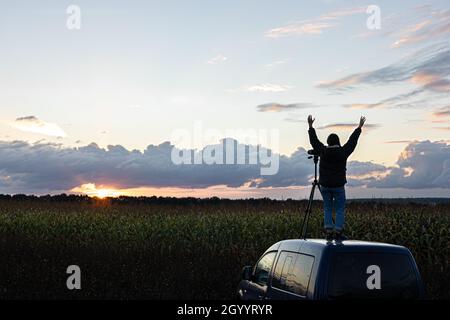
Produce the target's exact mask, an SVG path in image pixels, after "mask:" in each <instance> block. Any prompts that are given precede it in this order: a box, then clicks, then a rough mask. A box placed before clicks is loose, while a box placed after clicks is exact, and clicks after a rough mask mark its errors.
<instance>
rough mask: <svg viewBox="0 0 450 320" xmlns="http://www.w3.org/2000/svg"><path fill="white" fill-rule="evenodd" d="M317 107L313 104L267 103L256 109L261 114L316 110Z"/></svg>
mask: <svg viewBox="0 0 450 320" xmlns="http://www.w3.org/2000/svg"><path fill="white" fill-rule="evenodd" d="M316 107H318V106H317V105H315V104H313V103H291V104H281V103H276V102H272V103H266V104H261V105H259V106H257V107H256V109H257V110H258V111H259V112H283V111H291V110H297V109H307V108H316Z"/></svg>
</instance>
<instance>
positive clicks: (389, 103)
mask: <svg viewBox="0 0 450 320" xmlns="http://www.w3.org/2000/svg"><path fill="white" fill-rule="evenodd" d="M422 93H424V89H416V90H412V91H409V92H406V93H401V94H398V95H396V96H393V97H389V98H387V99H384V100H381V101H379V102H376V103H352V104H344V105H343V107H344V108H351V109H381V108H399V107H405V106H408V107H415V106H418V105H422V103H428V101H427V100H415V101H410V99H412V98H416V97H417V96H419V95H420V94H422Z"/></svg>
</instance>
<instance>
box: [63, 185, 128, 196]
mask: <svg viewBox="0 0 450 320" xmlns="http://www.w3.org/2000/svg"><path fill="white" fill-rule="evenodd" d="M71 191H72V192H75V193H81V194H85V195H88V196H90V197H98V198H101V199H103V198H108V197H118V196H119V195H120V194H121V193H120V191H119V190H115V189H110V188H104V187H103V186H99V188H97V186H96V185H95V183H86V184H83V185H81V186H79V187H76V188H74V189H72V190H71Z"/></svg>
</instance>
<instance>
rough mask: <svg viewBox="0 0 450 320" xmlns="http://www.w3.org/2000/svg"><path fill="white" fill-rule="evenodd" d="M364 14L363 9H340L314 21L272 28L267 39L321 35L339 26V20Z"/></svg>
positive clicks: (303, 21) (267, 34)
mask: <svg viewBox="0 0 450 320" xmlns="http://www.w3.org/2000/svg"><path fill="white" fill-rule="evenodd" d="M363 12H365V8H363V7H358V8H349V9H342V10H338V11H334V12H329V13H327V14H324V15H321V16H319V17H317V18H314V19H307V20H302V21H298V22H294V23H290V24H287V25H284V26H282V27H277V28H273V29H271V30H269V31H267V32H266V34H265V36H266V37H268V38H280V37H288V36H300V35H305V34H321V33H323V31H324V30H327V29H331V28H333V27H336V26H338V25H339V18H341V17H345V16H350V15H354V14H357V13H363Z"/></svg>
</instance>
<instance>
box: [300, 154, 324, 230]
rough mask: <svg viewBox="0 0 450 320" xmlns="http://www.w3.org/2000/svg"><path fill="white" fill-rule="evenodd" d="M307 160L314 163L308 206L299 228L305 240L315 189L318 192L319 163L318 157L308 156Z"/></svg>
mask: <svg viewBox="0 0 450 320" xmlns="http://www.w3.org/2000/svg"><path fill="white" fill-rule="evenodd" d="M308 159H313V161H314V181H313V182H312V188H311V194H310V195H309V200H308V205H307V206H306V210H305V215H304V216H303V222H302V228H301V232H302V233H301V237H302V238H303V239H306V236H307V233H308V222H309V216H310V215H311V211H312V203H313V200H314V192H315V191H316V187H317V188H319V190H320V185H319V182H318V181H317V162H319V156H318V155H312V156H309V157H308Z"/></svg>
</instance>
